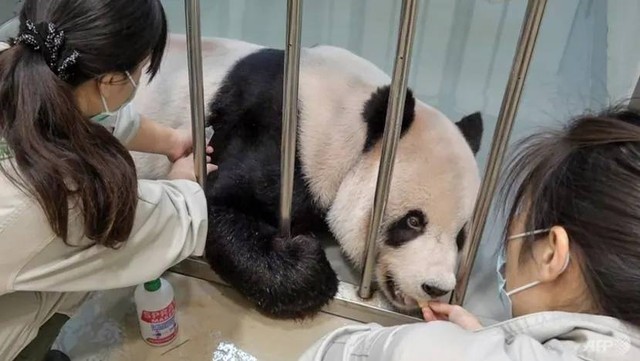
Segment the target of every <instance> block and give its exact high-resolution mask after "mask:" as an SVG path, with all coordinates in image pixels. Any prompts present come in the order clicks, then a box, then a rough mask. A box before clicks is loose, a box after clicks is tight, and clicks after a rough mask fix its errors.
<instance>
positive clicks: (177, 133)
mask: <svg viewBox="0 0 640 361" xmlns="http://www.w3.org/2000/svg"><path fill="white" fill-rule="evenodd" d="M172 132H173V134H172V137H171V140H170V143H171V146H170V148H169V149H170V150H169V152H168V153H167V158H169V160H170V161H171V162H172V163H173V162H175V161H177V160H178V159H180V158H183V157H185V156H186V155H188V154H190V153H192V152H193V136H192V134H191V129H189V128H187V129H172ZM206 152H207V154H211V153H213V147H211V146H207V149H206ZM207 163H208V161H207Z"/></svg>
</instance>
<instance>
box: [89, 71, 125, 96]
mask: <svg viewBox="0 0 640 361" xmlns="http://www.w3.org/2000/svg"><path fill="white" fill-rule="evenodd" d="M124 80H127V79H126V77H125V78H124V79H123V75H122V74H120V73H109V74H105V75H102V76H100V77H99V78H97V79H96V86H97V89H96V90H97V91H98V92H99V93H100V94H102V95H103V96H104V97H105V98H107V99H110V98H111V96H112V95H113V93H114V92H118V91H120V88H119V86H120V85H121V84H122V83H123V81H124Z"/></svg>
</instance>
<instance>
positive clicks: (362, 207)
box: [134, 35, 480, 309]
mask: <svg viewBox="0 0 640 361" xmlns="http://www.w3.org/2000/svg"><path fill="white" fill-rule="evenodd" d="M202 44H203V48H202V50H203V68H204V72H203V75H204V90H205V91H204V94H205V100H206V101H207V102H209V101H211V100H212V99H214V97H215V95H216V94H217V92H218V90H219V89H220V87H221V85H222V84H223V81H224V80H225V76H227V75H228V73H229V71H230V70H232V69H233V67H234V65H235V64H236V63H237V61H238V60H240V59H242V58H245V57H246V56H248V55H250V54H254V53H256V52H257V51H260V50H261V49H264V48H263V47H261V46H258V45H255V44H250V43H246V42H243V41H237V40H228V39H218V38H206V39H204V40H203V43H202ZM300 67H301V71H300V86H299V99H301V109H300V117H299V137H298V143H297V146H298V156H299V161H300V163H301V167H302V173H303V178H304V180H305V181H306V185H307V186H308V189H309V192H310V194H311V196H312V197H313V199H314V200H315V205H316V207H317V208H319V209H320V210H321V211H322V212H323V213H325V214H326V220H327V223H328V225H329V228H330V231H331V233H332V234H333V235H334V237H335V238H336V239H337V240H338V242H339V243H340V245H341V247H342V249H343V251H344V252H345V254H346V255H347V256H348V257H349V259H350V260H351V261H353V262H354V264H355V265H356V266H361V263H362V260H363V255H364V240H365V238H366V234H367V230H368V226H369V221H370V216H371V210H372V205H373V197H374V193H375V192H374V191H375V186H376V179H377V171H378V166H379V161H380V153H381V143H380V142H379V141H376V142H375V144H373V145H372V147H371V148H370V149H369V150H368V151H366V152H363V144H365V142H366V140H367V136H368V133H367V127H368V125H367V123H366V122H365V121H363V120H362V117H363V106H364V104H365V103H367V101H368V100H369V99H370V98H371V97H372V93H374V92H376V89H378V88H379V87H383V86H387V85H389V83H390V81H391V79H390V78H389V76H388V75H386V74H385V73H384V72H382V71H381V70H380V69H379V68H377V67H376V66H375V65H374V64H372V63H371V62H369V61H367V60H365V59H363V58H361V57H358V56H356V55H355V54H353V53H351V52H349V51H347V50H344V49H340V48H336V47H332V46H317V47H313V48H304V49H303V50H302V52H301V61H300ZM143 81H144V83H146V79H145V80H143ZM135 104H136V105H137V107H138V109H139V110H140V112H141V113H143V114H145V115H146V116H149V117H150V118H152V119H154V120H156V121H158V122H160V123H163V124H167V125H169V126H172V127H187V126H188V124H189V123H190V102H189V86H188V71H187V57H186V45H185V40H184V36H180V35H172V36H170V39H169V46H168V50H167V53H166V55H165V58H164V61H163V65H162V68H161V69H160V72H159V74H158V75H157V77H156V78H155V79H154V80H153V82H151V83H150V84H149V85H145V84H141V85H140V87H139V90H138V94H137V96H136V99H135ZM273 106H280V104H274V105H273ZM212 121H213V122H215V121H216V119H213V120H212ZM214 139H215V138H214ZM278 141H279V140H278ZM213 145H214V148H215V146H216V144H215V142H214V144H213ZM476 150H477V149H476ZM396 154H397V155H396V160H395V164H394V171H393V178H392V182H391V190H390V195H389V199H388V203H387V206H386V212H385V216H384V218H383V222H382V230H383V231H382V232H381V237H380V239H379V242H378V250H379V252H378V259H377V260H378V262H377V267H376V276H377V279H378V280H379V281H380V282H379V285H380V287H381V289H382V290H383V291H384V293H385V295H386V296H387V297H388V298H389V300H391V301H392V302H393V303H394V305H396V306H397V307H399V308H402V309H411V308H415V307H416V305H417V303H416V302H417V301H419V300H426V299H429V298H430V296H428V295H427V294H426V293H425V289H424V287H423V285H424V284H428V285H429V286H430V287H434V288H437V289H440V290H445V291H449V290H451V289H453V287H454V286H455V274H454V272H455V268H456V258H457V252H458V249H457V246H456V237H457V236H458V235H459V233H460V231H461V229H462V228H463V227H464V226H465V223H466V222H468V220H469V219H470V216H471V213H472V210H473V205H474V202H475V198H476V194H477V191H478V188H479V182H480V179H479V174H478V169H477V165H476V161H475V159H474V153H473V151H472V150H471V148H470V147H469V145H468V143H467V140H465V137H464V136H463V134H462V133H461V132H460V129H459V128H458V127H457V126H456V125H455V124H454V123H453V122H451V121H450V120H449V119H448V118H447V117H446V116H444V115H443V114H442V113H441V112H439V111H438V110H436V109H434V108H432V107H430V106H428V105H426V104H424V103H422V102H420V101H419V100H417V99H416V101H415V115H414V118H413V122H412V123H411V125H410V126H409V127H408V129H407V130H406V132H405V133H403V135H402V138H401V140H400V142H399V145H398V149H397V153H396ZM134 158H135V160H136V165H137V167H138V172H139V176H140V177H142V178H163V177H164V176H165V175H166V173H167V171H168V167H169V164H168V162H167V160H166V159H165V158H164V157H162V156H157V155H142V154H134ZM275 161H279V158H277V159H274V162H275ZM222 171H223V169H222V168H221V172H222ZM275 196H276V197H277V195H275ZM408 210H421V211H423V212H424V213H425V214H426V217H427V219H428V224H427V226H426V228H424V229H425V230H424V233H422V234H420V235H419V236H418V237H416V238H415V239H413V240H411V241H409V242H406V243H403V244H402V245H400V246H399V247H394V246H392V245H390V244H388V242H386V241H387V240H386V238H387V233H385V230H387V229H389V227H391V226H392V224H393V223H394V222H396V221H397V220H398V219H400V218H401V217H403V215H405V214H406V213H407V211H408ZM210 229H211V226H210ZM214 269H215V267H214ZM390 280H391V281H390ZM389 281H390V282H389ZM391 288H393V289H391Z"/></svg>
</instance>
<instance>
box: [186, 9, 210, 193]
mask: <svg viewBox="0 0 640 361" xmlns="http://www.w3.org/2000/svg"><path fill="white" fill-rule="evenodd" d="M184 5H185V17H186V27H187V57H188V61H189V96H190V97H191V133H192V136H193V145H194V147H193V153H194V155H193V157H194V163H195V173H196V179H197V180H198V183H200V185H201V186H202V187H204V183H205V180H206V178H207V164H206V150H205V146H206V144H205V134H204V87H203V81H202V49H201V43H200V38H201V37H200V1H199V0H185V1H184Z"/></svg>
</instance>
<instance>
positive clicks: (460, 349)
mask: <svg viewBox="0 0 640 361" xmlns="http://www.w3.org/2000/svg"><path fill="white" fill-rule="evenodd" d="M299 360H300V361H390V360H393V361H430V360H434V361H436V360H437V361H440V360H447V361H485V360H490V361H578V357H577V356H575V355H571V354H570V353H561V352H557V351H554V350H552V349H547V348H546V347H545V346H544V345H542V344H541V343H540V342H538V341H536V340H535V339H533V338H532V337H529V336H526V335H519V336H516V337H514V338H513V339H510V340H507V338H506V335H505V333H504V332H503V331H502V330H501V329H500V328H491V329H486V330H481V331H477V332H472V331H468V330H465V329H463V328H461V327H460V326H458V325H456V324H454V323H452V322H448V321H432V322H428V323H414V324H408V325H403V326H396V327H381V326H379V325H376V324H368V325H353V326H346V327H343V328H339V329H337V330H335V331H333V332H331V333H329V334H328V335H326V336H325V337H323V338H322V339H320V340H319V341H318V342H316V343H315V344H314V345H313V346H312V347H311V348H309V349H308V350H307V351H306V352H305V353H304V354H303V355H302V356H301V357H300V359H299Z"/></svg>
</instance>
